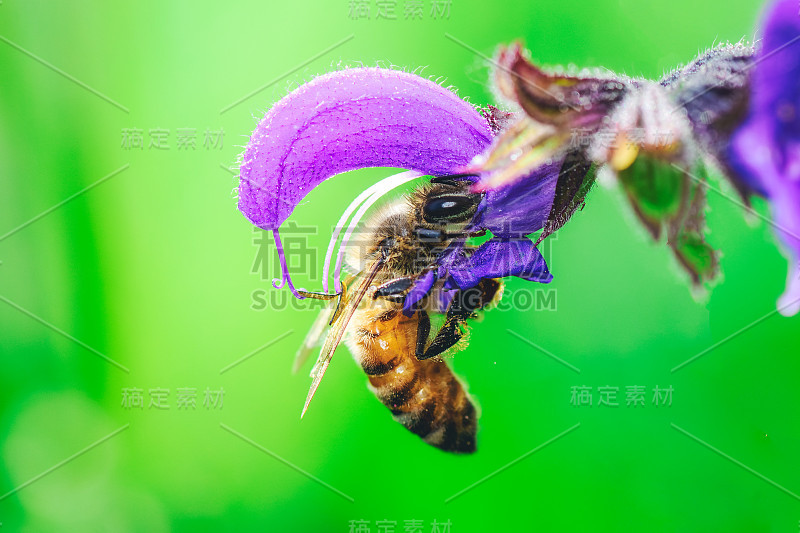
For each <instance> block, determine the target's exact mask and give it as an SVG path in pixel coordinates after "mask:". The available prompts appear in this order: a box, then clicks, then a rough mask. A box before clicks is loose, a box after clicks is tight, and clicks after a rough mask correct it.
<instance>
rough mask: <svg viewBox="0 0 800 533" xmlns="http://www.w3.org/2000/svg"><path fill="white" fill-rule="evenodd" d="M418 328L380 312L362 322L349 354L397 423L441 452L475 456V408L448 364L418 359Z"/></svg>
mask: <svg viewBox="0 0 800 533" xmlns="http://www.w3.org/2000/svg"><path fill="white" fill-rule="evenodd" d="M365 318H366V317H365ZM417 326H418V317H417V315H414V316H413V317H411V318H408V317H405V316H403V315H402V314H398V313H395V314H387V313H383V314H379V315H377V316H375V317H374V318H373V319H372V320H365V321H363V322H362V323H361V327H360V328H358V330H357V331H356V335H355V339H353V340H354V341H355V342H354V344H355V346H353V347H354V348H355V349H354V350H353V354H354V356H355V358H356V360H357V361H358V363H359V364H360V365H361V368H362V369H363V370H364V372H365V373H366V374H367V376H368V378H369V383H370V389H371V390H372V391H373V393H374V394H375V396H376V397H377V398H378V399H379V400H380V401H381V403H383V404H384V405H385V406H386V407H388V408H389V410H390V411H391V413H392V416H393V417H394V419H395V420H396V421H397V422H399V423H401V424H402V425H403V426H405V427H406V428H407V429H408V430H409V431H411V432H413V433H415V434H417V435H419V436H420V437H421V438H422V439H423V440H424V441H425V442H427V443H428V444H431V445H433V446H436V447H437V448H441V449H442V450H445V451H450V452H460V453H471V452H474V451H475V435H476V433H477V428H478V425H477V412H476V410H475V406H474V405H473V404H472V401H471V400H470V397H469V395H468V394H467V392H466V390H465V389H464V387H463V386H462V384H461V382H460V381H459V380H458V378H457V377H456V376H455V374H453V372H452V371H451V370H450V367H449V366H448V365H447V363H445V362H444V361H442V360H440V359H427V360H423V361H420V360H417V358H416V355H415V353H416V334H417Z"/></svg>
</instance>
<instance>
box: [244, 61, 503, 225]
mask: <svg viewBox="0 0 800 533" xmlns="http://www.w3.org/2000/svg"><path fill="white" fill-rule="evenodd" d="M491 138H492V132H491V130H490V128H489V125H488V124H487V122H486V120H485V119H484V118H483V117H482V116H481V115H480V114H479V113H478V112H477V111H476V110H475V109H474V108H473V107H472V105H470V104H469V103H467V102H465V101H464V100H462V99H461V98H459V97H458V96H457V95H455V94H454V93H453V92H452V91H450V90H448V89H446V88H444V87H441V86H440V85H438V84H436V83H434V82H432V81H430V80H428V79H426V78H422V77H420V76H417V75H415V74H410V73H407V72H402V71H398V70H391V69H383V68H353V69H347V70H341V71H336V72H331V73H329V74H325V75H323V76H320V77H318V78H315V79H314V80H312V81H310V82H309V83H306V84H304V85H302V86H300V87H298V88H297V89H296V90H294V91H293V92H292V93H290V94H289V95H287V96H286V97H284V98H283V99H281V100H280V101H279V102H278V103H277V104H275V106H274V107H272V109H270V110H269V112H267V114H266V115H265V116H264V118H263V119H262V120H261V122H259V124H258V126H257V127H256V129H255V131H254V132H253V134H252V135H251V136H250V142H249V143H248V144H247V147H246V149H245V152H244V157H243V162H242V164H241V167H240V181H239V210H240V211H241V212H242V213H243V214H244V215H245V216H246V217H247V218H248V219H249V220H250V221H251V222H252V223H253V224H255V225H256V226H258V227H260V228H263V229H276V228H278V227H279V226H280V225H281V223H283V221H284V220H286V218H288V217H289V215H290V214H291V213H292V211H293V210H294V208H295V207H296V206H297V204H298V203H299V202H300V201H301V200H302V199H303V198H304V197H305V196H306V195H307V194H308V193H309V192H310V191H311V190H312V189H313V188H314V187H316V186H317V185H318V184H319V183H321V182H322V181H324V180H326V179H327V178H329V177H331V176H334V175H336V174H339V173H341V172H346V171H348V170H354V169H358V168H364V167H394V168H404V169H409V170H416V171H418V172H421V173H423V174H434V175H435V174H447V173H450V172H453V171H455V170H456V169H458V168H460V167H462V166H464V165H466V164H467V163H469V162H470V160H471V159H472V158H473V157H474V156H475V155H477V154H478V153H480V152H481V151H482V150H483V149H484V148H486V147H487V146H488V145H489V143H490V141H491Z"/></svg>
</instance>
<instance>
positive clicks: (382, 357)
mask: <svg viewBox="0 0 800 533" xmlns="http://www.w3.org/2000/svg"><path fill="white" fill-rule="evenodd" d="M470 183H471V182H470V181H469V180H465V179H463V176H458V175H456V176H444V177H438V178H433V179H432V180H431V183H430V184H426V185H424V186H422V187H420V188H417V189H416V190H414V191H413V192H412V193H411V194H410V195H408V196H407V197H405V198H404V199H402V200H401V201H399V202H396V203H394V204H391V205H390V206H389V207H388V208H385V209H383V210H382V211H380V212H379V213H378V214H377V215H376V216H375V217H373V219H372V220H371V222H369V223H368V224H366V227H365V230H364V231H362V232H361V234H360V236H361V237H362V238H363V243H364V245H363V246H357V247H355V248H354V251H353V249H350V252H351V253H350V256H349V258H348V263H349V264H350V265H351V267H352V268H351V270H354V271H356V272H358V273H357V274H355V275H353V276H351V277H350V278H349V279H347V280H345V282H344V284H343V286H342V291H341V292H340V293H338V294H319V293H309V292H302V294H303V295H304V296H306V297H311V298H319V299H328V300H330V304H329V306H328V307H327V308H326V309H325V310H323V311H322V312H321V313H320V316H319V317H318V319H317V321H316V322H315V324H314V326H313V327H312V329H311V331H310V332H309V335H308V337H307V339H306V341H305V343H304V344H303V346H302V347H301V348H300V350H299V352H298V355H297V359H296V364H295V367H296V368H297V367H298V366H299V365H300V364H302V362H303V361H304V360H305V359H306V358H307V356H308V354H309V352H310V351H311V349H312V348H313V347H314V346H315V345H316V344H317V343H318V342H319V340H320V339H321V338H322V335H323V333H324V330H325V329H326V326H327V325H330V330H329V331H328V334H327V337H325V341H324V344H323V346H322V350H321V352H320V355H319V359H318V360H317V363H316V365H315V366H314V369H313V370H312V372H311V376H312V378H313V383H312V385H311V389H310V390H309V393H308V397H307V399H306V403H305V406H304V408H303V414H305V411H306V409H307V408H308V404H309V402H310V401H311V398H312V397H313V395H314V393H315V391H316V389H317V387H318V386H319V383H320V380H321V379H322V376H323V374H324V373H325V370H326V369H327V367H328V364H329V363H330V360H331V357H332V356H333V353H334V351H335V350H336V348H337V346H338V345H339V343H340V342H341V341H342V340H344V342H345V344H346V345H347V346H348V348H349V349H350V351H351V352H352V354H353V356H354V358H355V360H356V362H358V363H359V364H360V365H361V368H362V369H363V370H364V372H365V373H366V374H367V378H368V380H369V388H370V390H372V392H373V393H374V394H375V396H376V397H377V398H378V399H379V400H380V401H381V402H382V403H383V404H384V405H385V406H386V407H388V408H389V410H390V411H391V413H392V416H393V417H394V419H395V420H396V421H397V422H399V423H400V424H402V425H403V426H405V427H406V428H407V429H408V430H409V431H411V432H413V433H415V434H417V435H419V436H420V437H421V438H422V439H423V440H424V441H425V442H427V443H428V444H431V445H433V446H436V447H437V448H440V449H442V450H445V451H448V452H457V453H471V452H474V451H475V449H476V439H475V436H476V432H477V427H478V425H477V418H478V411H477V409H476V407H475V403H474V402H473V400H472V399H471V398H470V396H469V394H468V393H467V390H466V388H465V386H464V384H463V383H462V382H461V381H460V380H459V378H458V377H457V376H456V375H455V374H454V373H453V371H452V370H451V369H450V367H449V366H448V364H447V362H446V361H445V360H444V359H443V358H442V355H445V354H450V353H454V352H457V351H460V350H462V349H463V348H464V347H465V345H466V333H467V326H466V321H467V319H469V318H471V317H474V316H475V315H476V313H477V312H478V311H480V310H482V309H484V308H486V307H487V306H489V305H490V304H494V303H495V302H496V301H497V300H499V298H500V297H501V295H502V287H503V286H502V283H501V281H500V280H499V279H484V280H482V281H481V282H480V283H479V284H478V285H477V286H476V287H473V288H471V289H468V290H466V291H461V290H445V289H444V288H443V286H442V282H441V281H438V282H436V284H435V285H434V286H433V289H432V290H431V291H430V292H429V293H428V294H427V296H426V297H425V298H423V299H422V300H421V301H420V302H419V304H418V305H415V306H414V308H413V310H411V311H408V310H407V312H405V313H404V310H403V303H404V301H405V298H406V296H407V295H408V294H409V292H410V291H411V290H412V288H413V286H414V282H415V281H416V280H417V279H418V278H419V277H420V276H421V275H424V274H425V273H426V272H429V271H430V270H431V269H433V268H435V263H436V260H437V258H438V257H439V256H440V254H441V253H442V252H443V251H445V250H447V249H448V247H450V246H453V245H459V246H463V245H464V241H465V240H466V239H468V238H470V237H475V236H479V235H482V234H483V233H484V232H482V231H477V230H475V228H473V227H472V225H471V221H472V219H473V216H474V215H475V213H476V210H477V208H478V204H479V203H480V201H481V198H482V195H481V194H476V193H472V192H470V190H469V189H470V187H469V186H470ZM466 250H469V247H466ZM467 253H468V252H467ZM336 299H338V302H336ZM409 315H410V316H409ZM431 315H434V317H435V318H438V319H440V320H441V318H443V324H442V325H441V327H439V328H438V329H437V328H434V329H436V331H435V332H432V326H431Z"/></svg>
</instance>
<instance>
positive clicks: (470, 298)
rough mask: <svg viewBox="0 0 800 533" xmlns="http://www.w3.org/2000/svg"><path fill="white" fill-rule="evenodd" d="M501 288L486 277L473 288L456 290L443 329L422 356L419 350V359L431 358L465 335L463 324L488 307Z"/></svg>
mask: <svg viewBox="0 0 800 533" xmlns="http://www.w3.org/2000/svg"><path fill="white" fill-rule="evenodd" d="M499 289H500V283H499V282H498V281H496V280H494V279H484V280H481V282H480V283H479V284H478V285H477V286H475V287H473V288H471V289H467V290H466V291H458V292H456V295H455V296H454V297H453V302H452V303H451V304H450V307H449V308H448V309H447V316H446V318H445V321H444V325H443V326H442V329H440V330H439V332H438V333H437V334H436V337H435V338H434V339H433V342H431V344H430V346H428V349H427V350H425V353H424V354H422V356H421V357H420V355H419V350H417V359H430V358H431V357H435V356H437V355H439V354H441V353H443V352H444V351H446V350H447V349H449V348H451V347H453V346H454V345H455V344H456V343H457V342H458V341H459V340H461V337H463V336H464V334H463V332H462V326H465V325H466V323H467V319H468V318H472V317H473V316H474V315H475V312H476V311H479V310H480V309H483V308H484V307H486V305H487V304H488V303H489V302H491V301H492V299H494V297H495V295H496V294H497V291H498V290H499Z"/></svg>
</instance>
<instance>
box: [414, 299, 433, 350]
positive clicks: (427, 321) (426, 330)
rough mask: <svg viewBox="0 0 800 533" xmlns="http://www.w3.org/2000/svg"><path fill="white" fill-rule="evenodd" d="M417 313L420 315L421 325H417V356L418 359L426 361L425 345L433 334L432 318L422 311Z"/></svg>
mask: <svg viewBox="0 0 800 533" xmlns="http://www.w3.org/2000/svg"><path fill="white" fill-rule="evenodd" d="M417 312H418V313H419V324H418V325H417V351H416V354H415V355H416V358H417V359H424V355H423V354H424V353H425V344H426V343H427V342H428V335H430V334H431V318H430V317H429V316H428V313H427V312H426V311H424V310H422V309H420V310H419V311H417Z"/></svg>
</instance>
